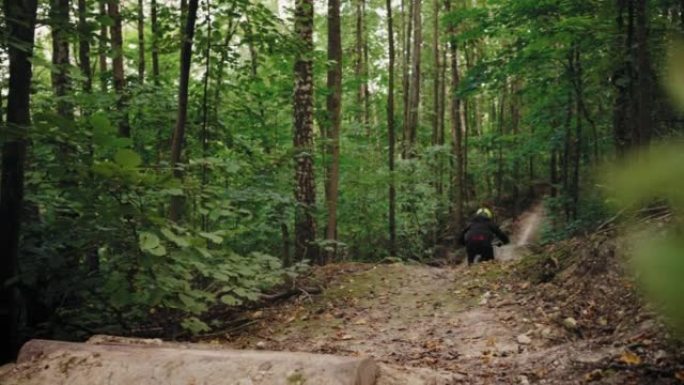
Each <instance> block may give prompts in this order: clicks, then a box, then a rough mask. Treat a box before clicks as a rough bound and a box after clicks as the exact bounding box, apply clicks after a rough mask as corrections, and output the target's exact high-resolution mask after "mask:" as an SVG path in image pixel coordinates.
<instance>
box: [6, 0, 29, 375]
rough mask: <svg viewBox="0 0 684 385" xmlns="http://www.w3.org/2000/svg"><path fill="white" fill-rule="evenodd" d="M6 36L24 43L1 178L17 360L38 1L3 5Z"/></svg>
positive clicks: (13, 51) (10, 345)
mask: <svg viewBox="0 0 684 385" xmlns="http://www.w3.org/2000/svg"><path fill="white" fill-rule="evenodd" d="M3 5H4V13H5V23H6V24H5V25H6V38H7V39H8V40H9V41H13V42H17V43H20V44H21V46H19V45H17V44H11V45H9V47H8V56H9V90H8V92H9V94H8V97H7V126H8V127H13V129H14V131H16V132H17V135H12V136H9V137H8V138H6V139H5V142H4V144H3V146H2V177H1V178H0V250H2V253H1V254H0V255H1V257H0V261H1V264H2V266H1V268H0V282H3V285H2V287H0V341H3V343H2V344H1V345H2V348H0V349H1V351H0V362H8V361H10V360H12V359H13V358H14V357H15V354H16V352H17V351H18V349H19V346H20V343H21V342H22V341H21V340H20V339H21V336H20V334H19V330H20V313H21V312H20V309H19V306H20V294H19V291H18V287H17V285H16V284H9V281H10V279H11V278H13V277H15V276H16V275H17V274H18V272H19V270H18V268H19V236H20V233H21V232H20V230H21V213H22V208H23V204H24V163H25V159H26V145H27V139H26V131H27V129H28V127H29V126H30V124H31V114H30V108H29V107H30V92H31V76H32V71H31V63H32V62H31V58H32V56H33V43H34V28H35V24H36V9H37V1H36V0H13V1H7V0H6V1H4V2H3Z"/></svg>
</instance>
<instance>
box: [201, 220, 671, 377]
mask: <svg viewBox="0 0 684 385" xmlns="http://www.w3.org/2000/svg"><path fill="white" fill-rule="evenodd" d="M540 210H541V209H540V208H539V207H537V208H535V209H533V210H532V211H530V212H528V213H526V214H525V215H524V216H523V217H521V219H520V220H519V221H518V222H517V224H518V225H517V226H516V227H517V230H516V231H515V233H514V237H513V239H514V246H509V247H508V248H503V249H502V250H500V252H499V253H498V255H497V259H498V260H497V261H495V262H491V263H484V264H479V265H475V266H473V267H467V266H465V265H459V266H451V267H445V268H434V267H427V266H423V265H409V264H399V263H395V264H380V265H369V264H352V263H349V264H337V265H331V266H326V267H323V268H319V269H317V270H316V271H315V274H314V278H313V280H314V281H316V282H319V283H321V284H322V285H323V286H324V287H325V289H324V290H323V292H322V293H321V294H318V295H310V294H307V293H303V294H302V295H300V296H299V297H297V298H296V299H294V300H292V299H291V300H287V301H283V302H281V303H279V304H275V305H272V306H271V307H267V308H263V309H261V310H258V311H254V312H252V313H250V314H248V317H249V318H250V319H252V320H253V321H252V322H250V326H249V327H248V328H242V329H241V330H239V331H235V332H233V333H231V334H227V335H225V336H223V337H221V338H218V339H214V340H212V341H210V342H212V343H217V344H221V345H227V346H229V347H234V348H241V349H266V350H286V351H304V352H315V353H329V354H337V355H351V356H359V355H364V356H372V357H374V358H375V359H376V360H377V361H378V362H380V363H381V364H382V366H381V376H380V379H379V382H378V384H380V385H390V384H391V385H399V384H402V385H403V384H406V385H408V384H416V385H417V384H430V385H439V384H461V383H463V384H523V385H524V384H584V383H601V384H656V383H657V384H676V383H682V382H681V381H682V380H684V370H682V369H683V368H682V366H681V365H680V364H679V363H681V362H683V361H682V360H681V357H680V355H679V354H678V351H680V350H681V349H678V348H677V347H676V346H675V345H674V344H673V343H672V342H669V336H668V335H667V332H666V331H665V329H664V327H663V326H662V325H661V324H660V322H658V321H657V320H656V319H655V317H654V316H653V314H652V313H651V312H650V311H648V310H647V309H645V308H644V307H643V306H642V304H641V301H640V299H639V297H638V295H637V294H636V292H635V290H634V285H633V282H632V281H631V280H630V279H629V278H628V277H629V274H626V270H625V268H624V266H623V265H624V263H623V261H622V258H621V257H619V256H618V254H619V253H616V247H615V244H616V242H615V241H614V239H613V237H611V236H610V235H599V236H594V237H588V238H584V239H575V240H570V241H567V242H564V243H563V244H559V245H554V246H553V247H550V248H547V249H545V250H544V253H543V255H542V254H532V253H531V252H529V249H528V248H527V247H525V246H523V245H524V244H526V243H527V242H528V241H530V240H531V239H532V238H533V237H534V235H535V233H536V231H537V227H538V226H539V222H540V217H541V211H540ZM523 255H528V256H527V257H524V258H522V257H523ZM205 342H206V340H205Z"/></svg>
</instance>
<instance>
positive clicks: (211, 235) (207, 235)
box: [199, 231, 223, 245]
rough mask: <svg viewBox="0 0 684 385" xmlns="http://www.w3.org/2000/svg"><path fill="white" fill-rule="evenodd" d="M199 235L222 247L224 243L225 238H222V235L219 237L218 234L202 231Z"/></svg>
mask: <svg viewBox="0 0 684 385" xmlns="http://www.w3.org/2000/svg"><path fill="white" fill-rule="evenodd" d="M199 235H201V236H202V237H204V238H206V239H208V240H210V241H212V242H214V243H216V244H217V245H220V244H221V243H223V237H221V236H220V235H217V234H216V233H207V232H204V231H201V232H200V233H199Z"/></svg>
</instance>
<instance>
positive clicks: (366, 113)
mask: <svg viewBox="0 0 684 385" xmlns="http://www.w3.org/2000/svg"><path fill="white" fill-rule="evenodd" d="M361 11H362V15H363V123H364V125H365V126H366V136H367V137H368V138H369V139H370V137H371V128H372V127H371V104H370V88H369V86H368V80H369V78H370V62H369V60H368V28H367V26H366V1H365V0H364V1H363V7H362V9H361Z"/></svg>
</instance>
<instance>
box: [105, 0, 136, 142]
mask: <svg viewBox="0 0 684 385" xmlns="http://www.w3.org/2000/svg"><path fill="white" fill-rule="evenodd" d="M107 9H108V11H109V17H110V18H111V19H112V26H111V28H110V30H109V34H110V36H111V42H112V51H113V56H112V76H113V77H114V90H115V91H116V94H117V97H118V100H117V109H118V111H119V113H121V114H122V116H120V117H119V135H120V136H124V137H129V136H131V127H130V126H129V124H128V114H127V112H126V110H127V108H126V95H125V92H126V77H125V74H124V61H123V35H122V34H123V32H122V24H121V13H120V12H119V0H107Z"/></svg>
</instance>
